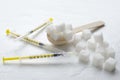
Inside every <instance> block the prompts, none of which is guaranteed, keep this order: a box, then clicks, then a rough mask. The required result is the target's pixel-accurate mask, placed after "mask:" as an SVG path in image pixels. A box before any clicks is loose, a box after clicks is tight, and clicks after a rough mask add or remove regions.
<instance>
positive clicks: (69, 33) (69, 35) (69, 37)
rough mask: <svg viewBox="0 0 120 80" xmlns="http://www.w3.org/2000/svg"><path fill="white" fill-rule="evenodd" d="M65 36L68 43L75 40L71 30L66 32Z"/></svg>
mask: <svg viewBox="0 0 120 80" xmlns="http://www.w3.org/2000/svg"><path fill="white" fill-rule="evenodd" d="M63 36H64V38H65V39H66V40H67V41H70V40H72V38H73V32H72V31H70V30H67V31H65V32H64V34H63Z"/></svg>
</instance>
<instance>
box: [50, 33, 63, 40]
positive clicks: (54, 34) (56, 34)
mask: <svg viewBox="0 0 120 80" xmlns="http://www.w3.org/2000/svg"><path fill="white" fill-rule="evenodd" d="M50 36H51V37H52V38H53V39H54V40H55V41H56V40H58V39H60V38H61V37H62V36H63V32H59V33H56V32H54V31H53V33H51V35H50Z"/></svg>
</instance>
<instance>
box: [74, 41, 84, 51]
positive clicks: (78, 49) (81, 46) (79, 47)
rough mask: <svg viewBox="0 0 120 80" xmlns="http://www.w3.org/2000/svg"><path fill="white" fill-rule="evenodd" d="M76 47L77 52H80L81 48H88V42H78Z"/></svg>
mask: <svg viewBox="0 0 120 80" xmlns="http://www.w3.org/2000/svg"><path fill="white" fill-rule="evenodd" d="M75 48H76V49H75V50H76V51H77V52H80V51H81V50H83V49H86V42H84V41H80V42H79V43H78V44H76V46H75Z"/></svg>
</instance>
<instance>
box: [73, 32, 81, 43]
mask: <svg viewBox="0 0 120 80" xmlns="http://www.w3.org/2000/svg"><path fill="white" fill-rule="evenodd" d="M79 41H81V34H80V33H79V34H75V35H73V45H76V44H77V43H78V42H79Z"/></svg>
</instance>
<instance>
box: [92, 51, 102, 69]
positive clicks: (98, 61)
mask: <svg viewBox="0 0 120 80" xmlns="http://www.w3.org/2000/svg"><path fill="white" fill-rule="evenodd" d="M103 63H104V57H103V56H102V55H101V54H99V53H96V54H95V55H94V56H93V60H92V64H93V65H94V66H96V67H98V68H102V67H103Z"/></svg>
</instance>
